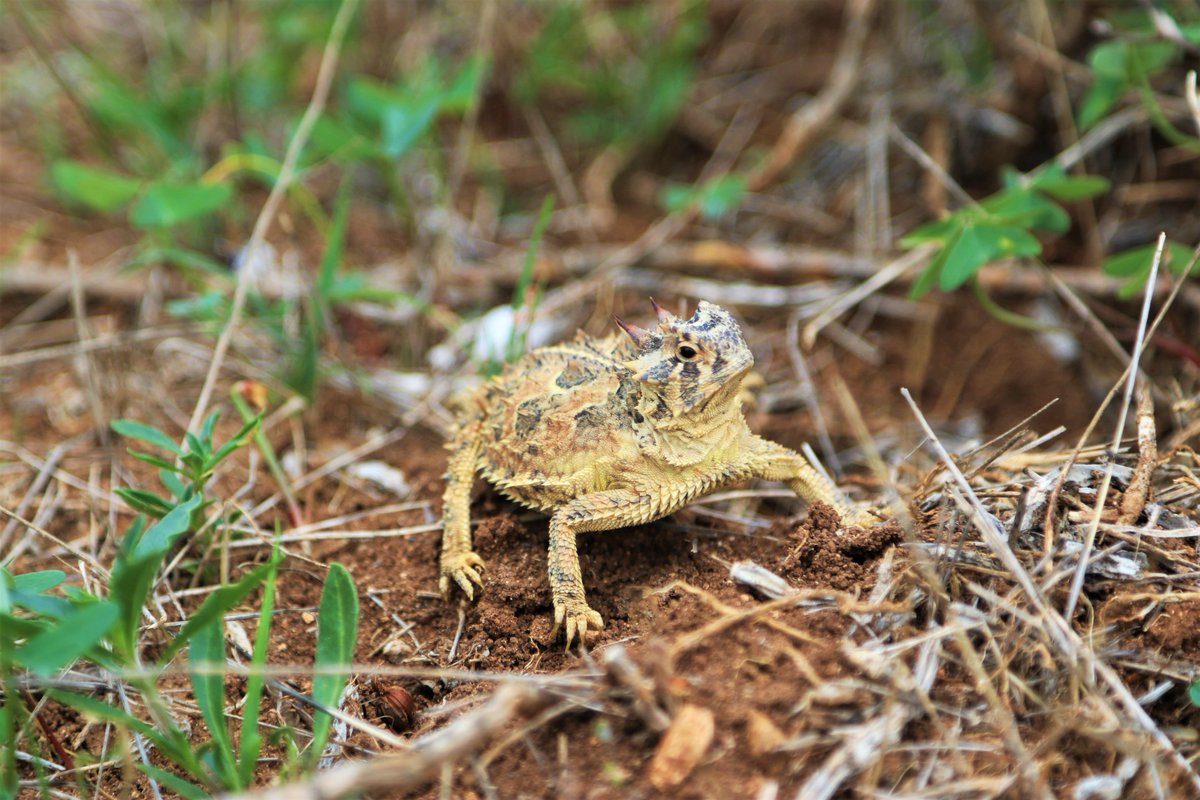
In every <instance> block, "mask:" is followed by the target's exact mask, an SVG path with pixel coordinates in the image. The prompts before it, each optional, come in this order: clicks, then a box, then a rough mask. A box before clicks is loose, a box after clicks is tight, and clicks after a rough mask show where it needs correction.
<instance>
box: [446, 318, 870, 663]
mask: <svg viewBox="0 0 1200 800" xmlns="http://www.w3.org/2000/svg"><path fill="white" fill-rule="evenodd" d="M651 303H652V304H653V305H654V310H655V313H656V314H657V316H658V321H659V324H658V326H657V327H656V328H655V329H654V330H644V329H642V328H639V327H637V326H635V325H628V324H626V323H624V322H622V321H621V320H619V319H618V320H616V322H617V324H618V325H619V326H620V327H621V328H622V329H623V330H624V331H625V333H626V334H627V337H620V336H619V335H616V336H610V337H608V338H604V339H595V338H591V337H588V336H585V335H584V334H582V333H580V334H578V335H577V336H576V338H575V340H574V341H572V342H569V343H565V344H561V345H556V346H552V347H544V348H541V349H538V350H535V351H533V352H531V353H529V354H528V355H526V356H525V357H524V358H522V359H521V360H519V361H518V362H516V363H515V364H512V365H510V366H509V367H508V368H507V369H506V370H505V371H504V372H503V373H502V374H501V375H500V376H498V377H497V378H494V379H493V380H491V381H489V382H488V383H487V384H485V385H484V386H483V387H482V388H481V389H480V390H479V391H478V392H477V393H476V394H475V395H474V396H473V398H472V400H471V402H470V403H469V404H468V408H467V409H466V413H465V414H464V416H463V418H462V419H461V420H460V425H459V428H458V430H457V431H456V434H455V436H454V440H453V441H452V443H451V445H450V448H451V450H452V455H451V458H450V466H449V470H448V474H447V489H446V494H445V504H444V535H443V540H442V559H441V562H442V563H441V579H440V582H439V585H440V586H441V589H442V592H443V594H448V593H449V591H450V588H451V586H452V585H458V586H459V587H461V588H462V589H463V591H464V592H465V593H466V594H467V596H468V597H472V596H473V594H474V589H473V585H478V586H482V585H483V584H482V579H481V577H480V572H481V571H482V569H483V561H482V559H480V558H479V556H478V555H476V554H475V553H474V552H472V550H471V537H470V528H469V523H468V520H469V508H468V505H469V498H470V488H471V483H472V481H473V478H474V475H475V473H476V472H478V471H482V473H483V475H484V477H485V478H487V479H488V480H489V481H490V482H492V483H493V484H495V485H496V487H497V488H498V489H499V490H500V491H501V492H502V493H503V494H505V495H506V496H508V497H510V498H511V499H513V500H515V501H517V502H519V503H522V504H524V505H527V506H530V507H533V508H537V509H540V510H543V511H546V512H549V513H550V514H551V521H550V555H549V572H550V584H551V589H552V592H553V597H554V612H555V623H556V627H557V625H558V624H559V623H563V622H565V623H566V628H567V641H568V644H569V643H570V640H571V639H572V638H574V635H575V634H576V632H578V633H579V634H580V636H581V638H582V637H583V636H584V635H585V634H586V632H587V630H588V628H589V627H592V628H599V627H602V626H603V622H602V620H601V618H600V615H599V614H597V613H596V612H595V611H593V610H592V609H590V608H589V607H588V606H587V604H586V602H585V600H584V588H583V583H582V579H581V578H580V572H579V562H578V554H577V552H576V546H575V534H576V533H577V532H583V531H600V530H610V529H612V528H619V527H624V526H627V525H635V524H640V523H644V522H649V521H651V520H654V519H658V518H659V517H663V516H666V515H667V514H670V513H672V512H674V511H675V510H677V509H679V508H681V507H682V506H684V505H686V504H687V503H688V502H689V501H691V500H692V499H694V498H696V497H699V496H701V495H704V494H707V493H709V492H712V491H714V490H716V489H718V488H720V487H722V486H725V485H727V484H729V483H733V482H737V481H740V480H745V479H747V478H750V477H752V476H761V477H766V478H772V479H775V480H784V481H786V482H787V483H788V485H789V486H791V487H792V489H793V490H794V491H796V492H797V493H798V494H800V495H801V496H802V497H805V498H806V499H808V500H810V501H812V500H818V499H819V500H824V501H826V502H829V503H831V504H832V505H834V506H835V507H836V508H838V509H839V510H841V511H842V512H843V514H844V515H846V516H848V517H849V518H850V519H849V520H848V521H850V522H854V523H859V522H865V521H870V520H871V517H870V516H869V515H867V514H865V513H864V512H862V511H860V510H856V509H852V508H850V507H848V506H846V505H845V504H844V503H843V502H842V501H841V500H840V498H839V496H838V493H837V490H836V487H834V486H832V485H831V484H830V483H829V482H828V481H827V480H826V479H824V478H823V477H822V476H821V475H820V474H819V473H817V472H816V471H815V470H813V469H812V468H811V467H810V466H809V465H808V464H807V462H805V461H804V459H803V458H801V457H800V456H799V455H798V454H796V453H794V452H792V451H791V450H788V449H786V448H784V447H781V446H780V445H777V444H775V443H773V442H769V441H767V440H765V439H762V438H760V437H758V436H755V435H754V434H753V433H751V432H750V430H749V428H748V427H747V426H746V422H745V419H744V418H743V416H742V413H741V407H740V402H739V390H740V388H741V384H742V380H743V378H745V376H746V374H747V373H748V372H749V370H750V368H751V367H752V366H753V364H754V357H753V355H752V353H751V352H750V348H749V347H747V345H746V342H745V340H744V339H743V338H742V333H741V330H740V329H739V328H738V325H737V323H736V322H735V321H734V320H733V317H731V316H730V315H729V313H728V312H726V311H725V310H724V309H722V308H720V307H718V306H715V305H713V304H711V303H707V302H703V301H702V302H701V303H700V304H699V307H698V308H697V309H696V312H695V313H694V314H693V315H692V316H691V317H690V318H689V319H686V320H683V319H679V318H677V317H675V316H674V315H673V314H671V313H669V312H667V311H665V310H663V309H662V308H661V307H659V305H658V304H657V303H654V301H653V300H651Z"/></svg>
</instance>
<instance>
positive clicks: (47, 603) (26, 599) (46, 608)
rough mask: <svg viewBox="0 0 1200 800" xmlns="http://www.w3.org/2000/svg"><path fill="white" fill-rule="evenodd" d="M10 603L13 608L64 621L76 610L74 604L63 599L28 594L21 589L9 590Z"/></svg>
mask: <svg viewBox="0 0 1200 800" xmlns="http://www.w3.org/2000/svg"><path fill="white" fill-rule="evenodd" d="M8 602H9V605H10V606H11V607H13V608H23V609H25V610H26V611H32V612H33V613H35V614H41V615H42V616H44V617H50V618H52V619H62V618H63V617H65V616H67V615H68V614H70V613H71V612H72V611H74V610H75V605H74V603H72V602H71V601H69V600H66V599H64V598H62V597H54V596H53V595H47V594H39V593H36V592H26V591H22V590H21V589H9V590H8Z"/></svg>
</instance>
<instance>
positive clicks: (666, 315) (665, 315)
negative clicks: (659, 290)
mask: <svg viewBox="0 0 1200 800" xmlns="http://www.w3.org/2000/svg"><path fill="white" fill-rule="evenodd" d="M650 305H652V306H654V313H655V314H656V315H658V321H659V322H674V321H675V315H674V314H672V313H671V312H670V311H667V310H666V309H665V308H663V307H662V306H660V305H659V304H658V303H657V302H655V300H654V298H653V297H651V298H650Z"/></svg>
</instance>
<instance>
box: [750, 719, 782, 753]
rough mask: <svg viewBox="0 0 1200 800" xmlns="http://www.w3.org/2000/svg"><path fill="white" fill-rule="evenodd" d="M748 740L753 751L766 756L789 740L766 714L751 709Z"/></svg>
mask: <svg viewBox="0 0 1200 800" xmlns="http://www.w3.org/2000/svg"><path fill="white" fill-rule="evenodd" d="M746 741H747V744H749V745H750V752H751V753H753V754H754V755H756V756H765V755H766V754H768V753H770V752H772V751H774V750H775V748H777V747H779V745H781V744H783V743H784V742H785V741H787V735H786V734H784V732H783V731H781V730H779V726H777V725H776V724H775V723H774V722H772V721H771V718H770V717H768V716H767V715H766V714H764V713H762V712H761V711H757V710H755V709H750V713H749V714H748V715H747V721H746Z"/></svg>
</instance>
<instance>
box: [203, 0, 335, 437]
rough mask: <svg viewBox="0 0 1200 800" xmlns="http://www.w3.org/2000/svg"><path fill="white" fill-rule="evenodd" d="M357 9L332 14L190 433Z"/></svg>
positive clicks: (210, 388)
mask: <svg viewBox="0 0 1200 800" xmlns="http://www.w3.org/2000/svg"><path fill="white" fill-rule="evenodd" d="M357 8H358V0H342V4H341V6H340V7H339V8H338V13H337V16H336V17H334V20H333V26H332V27H331V28H330V30H329V39H328V41H327V42H326V44H325V52H324V53H323V54H322V56H321V67H320V69H319V70H318V72H317V84H316V87H315V88H314V89H313V96H312V100H310V101H309V103H308V108H306V109H305V110H304V116H303V117H301V118H300V124H299V125H297V126H296V132H295V134H293V135H292V140H291V142H289V143H288V148H287V152H286V153H285V154H284V157H283V164H282V165H280V167H279V176H278V177H277V178H276V179H275V184H274V185H273V186H272V187H271V193H270V194H269V195H268V196H267V201H266V203H264V204H263V208H262V211H261V212H260V213H259V215H258V219H257V220H256V221H255V223H254V230H253V232H252V233H251V234H250V241H249V242H248V243H247V244H246V247H245V249H244V251H243V252H244V253H245V259H244V263H243V264H242V268H241V270H239V272H238V281H237V288H236V289H235V290H234V293H233V307H232V309H230V312H229V321H228V322H226V323H225V327H224V328H223V329H222V330H221V335H220V337H219V338H218V339H217V346H216V347H215V348H214V349H213V355H212V363H211V364H210V365H209V368H208V374H207V375H206V376H205V378H204V387H203V388H202V389H201V390H200V397H199V399H198V400H197V401H196V408H195V410H194V411H193V412H192V418H191V420H190V421H189V422H188V431H189V432H193V433H194V432H195V431H196V430H197V429H198V428H199V427H200V421H201V420H202V419H203V418H204V414H205V412H206V411H207V410H208V402H209V399H210V398H211V397H212V393H213V389H214V388H215V387H216V383H217V375H218V374H219V373H220V371H221V364H222V362H223V361H224V360H225V351H226V350H228V349H229V343H230V342H231V341H232V339H233V334H234V332H235V331H236V330H237V326H238V323H239V322H241V317H242V309H243V307H244V306H245V305H246V295H247V294H248V293H249V289H250V276H251V275H252V274H253V273H254V265H253V262H254V261H255V259H257V258H259V256H260V252H261V251H262V249H263V247H262V245H263V241H264V238H265V237H266V235H267V229H268V228H269V227H270V226H271V223H272V222H274V221H275V213H276V211H278V210H279V204H280V203H281V202H282V201H283V197H284V194H286V192H287V189H288V187H289V186H290V185H291V184H292V181H293V180H294V179H295V177H296V174H295V173H296V162H297V161H298V160H299V159H300V153H301V152H302V151H303V150H304V145H305V144H307V143H308V137H309V134H310V133H312V129H313V126H314V125H316V123H317V120H318V119H319V118H320V116H321V113H322V112H323V111H324V110H325V101H326V100H327V99H328V98H329V90H330V87H331V86H332V85H333V75H334V71H335V70H336V68H337V62H338V56H339V55H340V53H341V49H342V41H343V39H344V38H345V36H346V30H347V29H348V28H349V27H350V20H351V19H352V18H353V17H354V12H355V10H356V9H357Z"/></svg>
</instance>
